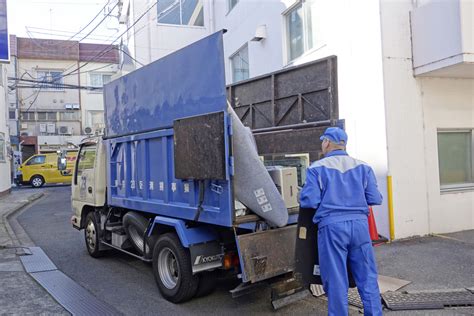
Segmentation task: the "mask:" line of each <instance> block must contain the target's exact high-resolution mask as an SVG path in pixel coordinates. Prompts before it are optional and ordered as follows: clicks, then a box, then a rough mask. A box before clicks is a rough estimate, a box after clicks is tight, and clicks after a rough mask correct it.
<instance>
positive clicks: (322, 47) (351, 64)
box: [215, 0, 389, 236]
mask: <svg viewBox="0 0 474 316" xmlns="http://www.w3.org/2000/svg"><path fill="white" fill-rule="evenodd" d="M293 3H294V1H278V0H268V1H258V2H257V1H252V0H240V1H239V3H238V4H237V5H236V6H235V7H234V9H233V10H232V11H231V12H229V13H228V14H227V15H225V12H226V5H225V3H223V2H218V3H216V7H215V9H216V28H217V29H219V28H226V29H228V30H229V31H228V32H227V33H226V34H224V47H225V48H224V51H225V57H226V65H227V67H226V68H227V72H226V78H227V82H228V83H230V82H231V73H230V62H229V57H230V56H231V55H232V54H233V53H235V51H237V50H238V49H239V48H240V47H241V46H242V45H244V44H245V43H246V42H248V41H249V40H250V39H251V38H252V37H253V36H254V34H255V30H256V28H257V27H258V26H259V25H262V24H266V25H267V36H268V37H267V38H266V39H265V40H263V41H262V42H249V44H248V45H249V65H250V66H249V68H250V69H249V71H250V76H251V77H253V76H258V75H261V74H264V73H268V72H271V71H274V70H278V69H281V68H284V67H286V66H291V65H298V64H302V63H305V62H309V61H312V60H316V59H320V58H323V57H327V56H330V55H336V56H337V58H338V61H337V62H338V94H339V96H338V98H339V116H340V118H341V119H344V120H345V122H346V130H347V132H348V134H349V142H348V151H349V153H350V154H351V155H353V156H354V157H357V158H359V159H362V160H364V161H366V162H368V163H369V164H371V165H372V166H373V167H374V169H375V172H376V175H377V179H378V183H379V189H380V191H381V192H382V194H383V195H384V198H385V199H384V204H383V205H382V206H381V207H375V216H376V220H377V225H378V230H379V233H381V234H383V235H384V236H388V235H389V228H388V208H387V204H386V201H387V189H386V176H387V150H386V147H387V145H386V134H385V131H386V127H385V109H384V91H383V76H382V75H383V71H382V52H381V40H380V38H381V30H380V15H379V5H378V2H375V1H357V0H342V1H330V0H317V1H316V3H315V6H316V8H315V10H314V11H313V12H314V13H315V14H314V15H313V19H314V20H315V21H316V22H317V23H315V25H316V29H315V30H313V32H316V43H315V44H314V48H313V49H312V50H311V51H309V52H307V53H305V54H304V55H303V56H301V57H300V58H298V59H296V60H295V61H293V62H291V63H288V62H287V57H286V55H287V54H286V50H287V47H286V39H285V33H286V32H285V21H284V17H283V15H282V13H283V12H284V11H285V10H286V9H287V8H289V7H290V6H291V5H292V4H293Z"/></svg>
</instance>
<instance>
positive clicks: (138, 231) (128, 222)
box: [122, 212, 157, 259]
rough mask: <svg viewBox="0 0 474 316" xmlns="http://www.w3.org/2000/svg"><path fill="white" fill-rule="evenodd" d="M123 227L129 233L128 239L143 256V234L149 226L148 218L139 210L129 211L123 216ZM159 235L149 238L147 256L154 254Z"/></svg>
mask: <svg viewBox="0 0 474 316" xmlns="http://www.w3.org/2000/svg"><path fill="white" fill-rule="evenodd" d="M122 221H123V228H124V229H125V232H126V233H127V236H128V239H129V240H130V243H131V244H132V246H133V248H135V250H136V251H138V253H139V254H140V255H142V256H143V235H144V232H145V230H146V229H147V227H148V220H147V219H146V218H145V217H143V216H142V215H140V214H138V213H137V212H128V213H126V214H125V215H124V216H123V219H122ZM156 239H157V236H156V235H152V236H150V237H148V238H147V246H146V255H145V256H144V257H145V258H148V259H150V258H151V257H152V255H153V252H152V251H153V246H154V245H155V243H156Z"/></svg>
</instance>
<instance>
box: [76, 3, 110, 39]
mask: <svg viewBox="0 0 474 316" xmlns="http://www.w3.org/2000/svg"><path fill="white" fill-rule="evenodd" d="M109 3H110V0H107V3H106V4H105V5H104V7H103V8H102V9H100V10H99V12H97V14H96V15H95V16H94V18H93V19H92V20H91V21H90V22H89V23H87V25H86V26H84V27H83V28H81V29H80V30H79V32H77V33H75V34H74V35H73V36H71V37H70V38H69V39H68V41H70V40H72V39H73V38H74V37H75V36H76V35H78V34H79V33H81V32H82V31H84V30H85V29H86V28H87V27H88V26H89V25H91V24H92V22H94V20H95V19H97V17H99V15H100V14H101V13H102V10H105V8H106V7H107V6H108V5H109ZM117 3H118V2H117Z"/></svg>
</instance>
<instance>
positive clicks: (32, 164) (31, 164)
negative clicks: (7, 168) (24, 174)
mask: <svg viewBox="0 0 474 316" xmlns="http://www.w3.org/2000/svg"><path fill="white" fill-rule="evenodd" d="M36 158H43V161H42V162H39V163H32V161H33V160H36ZM45 162H46V155H35V156H32V157H31V158H30V159H28V161H26V163H25V166H34V165H42V164H44V163H45Z"/></svg>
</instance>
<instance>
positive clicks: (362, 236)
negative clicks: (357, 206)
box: [318, 219, 382, 316]
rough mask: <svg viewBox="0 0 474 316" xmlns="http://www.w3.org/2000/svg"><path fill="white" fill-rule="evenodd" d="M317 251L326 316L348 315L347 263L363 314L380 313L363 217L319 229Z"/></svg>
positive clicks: (373, 262)
mask: <svg viewBox="0 0 474 316" xmlns="http://www.w3.org/2000/svg"><path fill="white" fill-rule="evenodd" d="M318 252H319V268H320V272H321V278H322V281H323V287H324V291H325V292H326V294H327V297H328V314H329V315H338V316H340V315H347V314H348V302H347V291H348V288H349V278H348V275H347V263H349V266H350V269H351V272H352V275H353V276H354V280H355V282H356V285H357V289H358V290H359V294H360V297H361V299H362V303H363V304H364V315H382V304H381V300H380V291H379V286H378V283H377V266H376V263H375V258H374V250H373V248H372V241H371V240H370V236H369V228H368V223H367V220H360V219H357V220H348V221H344V222H337V223H332V224H328V225H326V226H323V227H321V228H319V230H318Z"/></svg>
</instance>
